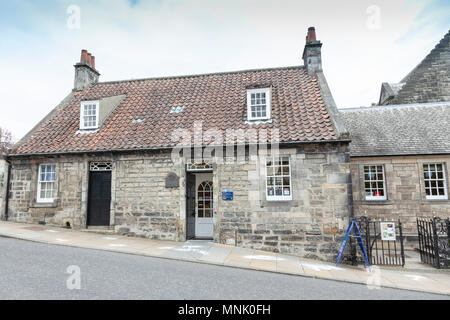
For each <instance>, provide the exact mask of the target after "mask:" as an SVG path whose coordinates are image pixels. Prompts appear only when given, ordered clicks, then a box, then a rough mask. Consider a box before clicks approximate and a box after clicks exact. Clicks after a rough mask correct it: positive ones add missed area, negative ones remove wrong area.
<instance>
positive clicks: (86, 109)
mask: <svg viewBox="0 0 450 320" xmlns="http://www.w3.org/2000/svg"><path fill="white" fill-rule="evenodd" d="M98 112H99V102H98V101H83V102H81V116H80V129H82V130H93V129H97V128H98Z"/></svg>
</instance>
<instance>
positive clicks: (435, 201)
mask: <svg viewBox="0 0 450 320" xmlns="http://www.w3.org/2000/svg"><path fill="white" fill-rule="evenodd" d="M430 202H433V203H448V202H450V200H449V199H424V200H422V203H430Z"/></svg>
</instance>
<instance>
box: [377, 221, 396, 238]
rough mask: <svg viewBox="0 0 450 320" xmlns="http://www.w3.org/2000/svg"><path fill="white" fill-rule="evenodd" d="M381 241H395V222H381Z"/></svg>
mask: <svg viewBox="0 0 450 320" xmlns="http://www.w3.org/2000/svg"><path fill="white" fill-rule="evenodd" d="M380 230H381V240H383V241H395V240H396V239H397V238H396V236H395V223H394V222H380Z"/></svg>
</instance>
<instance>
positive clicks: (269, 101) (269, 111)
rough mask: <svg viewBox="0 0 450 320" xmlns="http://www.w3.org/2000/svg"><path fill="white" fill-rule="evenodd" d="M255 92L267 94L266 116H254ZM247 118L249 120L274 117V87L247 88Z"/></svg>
mask: <svg viewBox="0 0 450 320" xmlns="http://www.w3.org/2000/svg"><path fill="white" fill-rule="evenodd" d="M254 93H265V94H266V116H265V117H252V94H254ZM247 119H248V120H249V121H255V120H270V119H272V89H271V88H260V89H248V90H247Z"/></svg>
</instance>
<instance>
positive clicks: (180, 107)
mask: <svg viewBox="0 0 450 320" xmlns="http://www.w3.org/2000/svg"><path fill="white" fill-rule="evenodd" d="M183 110H184V106H175V107H173V108H172V110H171V111H170V113H181V112H183Z"/></svg>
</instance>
